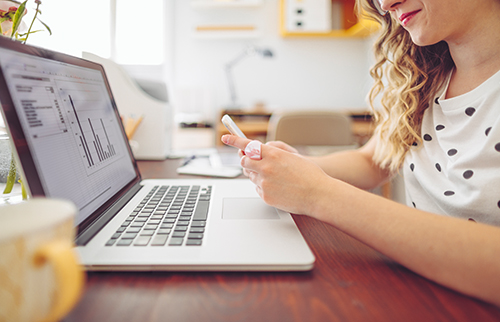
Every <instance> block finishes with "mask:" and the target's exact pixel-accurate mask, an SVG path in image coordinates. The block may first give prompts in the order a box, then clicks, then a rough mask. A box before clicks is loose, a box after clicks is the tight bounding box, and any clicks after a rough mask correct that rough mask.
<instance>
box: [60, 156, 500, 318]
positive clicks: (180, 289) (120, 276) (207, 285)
mask: <svg viewBox="0 0 500 322" xmlns="http://www.w3.org/2000/svg"><path fill="white" fill-rule="evenodd" d="M179 162H180V161H179V160H166V161H148V162H145V161H143V162H139V167H140V170H141V173H142V174H143V177H144V178H152V177H165V178H173V177H181V176H178V175H177V174H176V173H175V168H176V167H177V165H178V164H179ZM182 177H187V176H182ZM294 219H295V222H296V223H297V225H298V227H299V229H300V231H301V232H302V234H303V235H304V237H305V239H306V240H307V242H308V243H309V246H310V247H311V249H312V251H313V252H314V255H315V256H316V264H315V268H314V269H313V270H312V271H309V272H298V273H276V272H273V273H267V272H262V273H244V272H242V273H204V272H200V273H182V272H179V273H168V272H164V273H162V272H155V273H149V272H139V273H133V272H130V273H88V278H87V283H86V290H85V293H84V294H83V298H82V299H81V300H80V302H79V304H78V305H77V306H76V307H75V309H74V310H73V311H72V312H71V313H70V314H69V315H68V316H67V317H66V318H65V319H64V321H68V322H69V321H85V322H90V321H95V322H107V321H110V322H111V321H116V322H127V321H134V322H135V321H137V322H139V321H140V322H145V321H217V322H221V321H259V322H260V321H321V322H325V321H384V322H387V321H401V322H402V321H405V322H407V321H441V322H442V321H499V320H500V309H499V308H497V307H495V306H493V305H490V304H487V303H484V302H481V301H479V300H475V299H472V298H469V297H467V296H464V295H461V294H458V293H456V292H454V291H451V290H449V289H446V288H444V287H442V286H439V285H437V284H435V283H432V282H430V281H428V280H426V279H425V278H422V277H420V276H419V275H416V274H414V273H413V272H411V271H409V270H407V269H406V268H404V267H402V266H400V265H399V264H397V263H395V262H393V261H392V260H390V259H388V258H387V257H385V256H383V255H382V254H380V253H378V252H376V251H374V250H372V249H371V248H369V247H367V246H365V245H364V244H362V243H360V242H358V241H357V240H355V239H353V238H351V237H349V236H347V235H345V234H344V233H342V232H340V231H338V230H337V229H335V228H333V227H331V226H329V225H326V224H324V223H322V222H319V221H317V220H314V219H311V218H308V217H303V216H294Z"/></svg>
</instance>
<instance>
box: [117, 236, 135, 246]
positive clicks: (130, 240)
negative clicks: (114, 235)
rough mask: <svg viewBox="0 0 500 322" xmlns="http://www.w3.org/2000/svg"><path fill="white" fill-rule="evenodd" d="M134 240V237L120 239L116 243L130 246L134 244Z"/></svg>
mask: <svg viewBox="0 0 500 322" xmlns="http://www.w3.org/2000/svg"><path fill="white" fill-rule="evenodd" d="M132 241H133V239H123V238H122V239H120V241H119V242H118V244H116V245H117V246H130V244H132Z"/></svg>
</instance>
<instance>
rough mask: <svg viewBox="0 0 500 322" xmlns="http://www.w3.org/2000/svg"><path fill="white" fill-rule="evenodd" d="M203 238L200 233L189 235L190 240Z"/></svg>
mask: <svg viewBox="0 0 500 322" xmlns="http://www.w3.org/2000/svg"><path fill="white" fill-rule="evenodd" d="M202 238H203V234H199V233H190V234H189V235H188V239H202Z"/></svg>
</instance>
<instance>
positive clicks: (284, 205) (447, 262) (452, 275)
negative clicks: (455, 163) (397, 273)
mask: <svg viewBox="0 0 500 322" xmlns="http://www.w3.org/2000/svg"><path fill="white" fill-rule="evenodd" d="M223 141H224V143H226V144H229V145H232V146H235V147H237V148H240V149H244V148H245V146H246V144H247V143H248V142H249V140H246V139H241V138H236V137H234V136H225V137H223ZM365 151H368V150H365ZM328 158H331V159H330V160H332V162H336V165H335V166H334V167H330V166H329V165H325V164H321V162H324V161H325V160H327V159H328ZM336 158H337V157H327V158H326V159H323V160H320V162H318V163H319V164H320V165H322V166H323V167H325V169H322V168H321V167H320V166H318V164H316V163H314V162H312V161H311V160H309V159H307V158H305V157H302V156H300V155H297V154H295V153H290V152H288V151H284V150H282V149H279V148H276V147H273V146H269V145H263V146H262V160H251V159H250V158H248V157H243V158H242V161H241V162H242V166H243V167H244V168H245V169H246V170H247V172H248V174H249V178H250V180H251V181H252V182H253V183H255V185H256V190H257V192H258V193H259V195H260V196H261V198H262V199H263V200H264V201H265V202H266V203H268V204H270V205H272V206H275V207H278V208H281V209H283V210H286V211H288V212H291V213H296V214H306V215H309V216H311V217H314V218H317V219H320V220H322V221H324V222H327V223H329V224H331V225H333V226H335V227H337V228H338V229H340V230H342V231H344V232H345V233H347V234H349V235H351V236H353V237H354V238H356V239H358V240H360V241H362V242H364V243H365V244H367V245H369V246H371V247H373V248H374V249H376V250H378V251H380V252H381V253H383V254H385V255H387V256H389V257H391V258H392V259H394V260H396V261H397V262H399V263H401V264H402V265H404V266H406V267H408V268H409V269H411V270H413V271H415V272H416V273H418V274H421V275H422V276H425V277H427V278H429V279H431V280H433V281H435V282H437V283H440V284H442V285H445V286H447V287H449V288H452V289H454V290H457V291H459V292H462V293H464V294H467V295H471V296H474V297H477V298H480V299H483V300H486V301H488V302H492V303H495V304H497V305H500V278H498V274H499V273H500V228H497V227H493V226H488V225H483V224H477V223H472V222H468V221H465V220H461V219H456V218H451V217H446V216H441V215H435V214H431V213H426V212H423V211H420V210H417V209H414V208H409V207H407V206H404V205H402V204H398V203H396V202H393V201H390V200H387V199H385V198H382V197H379V196H376V195H374V194H371V193H368V192H366V191H363V190H361V189H359V188H356V187H354V186H352V185H350V184H347V183H346V182H343V181H341V180H337V179H335V178H333V177H332V176H330V174H333V176H336V175H338V176H342V174H343V173H354V175H353V177H355V178H356V180H361V179H362V178H363V176H362V175H356V167H355V166H354V162H360V163H359V164H360V166H361V170H360V173H363V174H365V175H367V174H368V175H369V174H370V171H366V169H363V167H364V166H366V163H364V162H361V161H359V160H358V161H354V160H352V161H351V162H346V163H342V162H341V161H340V160H337V159H336ZM316 161H317V160H316ZM344 169H346V170H345V172H344ZM324 170H325V171H324ZM343 178H345V177H343ZM370 180H372V179H371V178H368V181H370ZM361 181H362V180H361Z"/></svg>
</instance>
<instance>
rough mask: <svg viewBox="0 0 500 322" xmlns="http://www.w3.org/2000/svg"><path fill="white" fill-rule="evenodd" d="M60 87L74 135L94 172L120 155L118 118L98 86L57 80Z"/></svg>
mask: <svg viewBox="0 0 500 322" xmlns="http://www.w3.org/2000/svg"><path fill="white" fill-rule="evenodd" d="M65 83H66V84H65ZM58 87H59V94H60V96H61V98H62V101H63V102H64V105H65V107H66V112H67V115H68V119H69V122H68V123H69V127H70V128H71V131H72V133H73V138H74V139H75V140H76V145H77V146H78V147H79V152H80V156H81V159H82V160H83V162H84V164H85V166H86V169H87V174H91V173H93V172H95V171H98V170H99V169H101V168H102V167H104V166H106V164H109V162H112V161H113V159H116V158H117V157H119V156H120V155H121V153H120V150H119V149H118V148H117V147H116V146H115V144H114V143H113V142H116V138H117V135H119V133H118V130H119V127H118V124H116V118H114V117H113V115H112V110H111V108H109V106H108V105H107V104H106V103H107V100H106V96H105V93H103V92H102V90H101V88H100V87H99V86H96V85H94V84H81V83H80V84H79V85H78V87H75V86H74V85H73V84H72V83H71V82H64V81H58Z"/></svg>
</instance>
